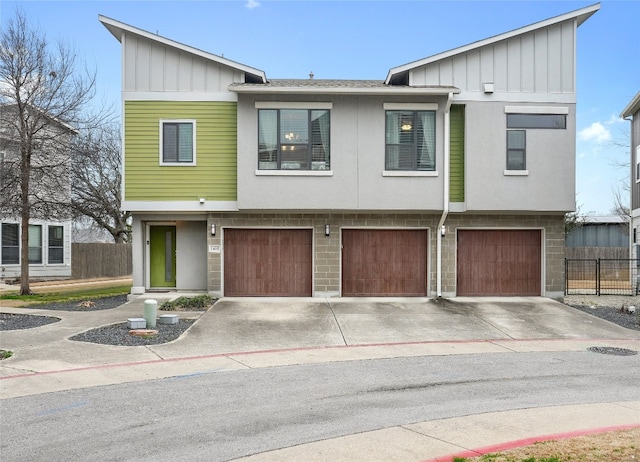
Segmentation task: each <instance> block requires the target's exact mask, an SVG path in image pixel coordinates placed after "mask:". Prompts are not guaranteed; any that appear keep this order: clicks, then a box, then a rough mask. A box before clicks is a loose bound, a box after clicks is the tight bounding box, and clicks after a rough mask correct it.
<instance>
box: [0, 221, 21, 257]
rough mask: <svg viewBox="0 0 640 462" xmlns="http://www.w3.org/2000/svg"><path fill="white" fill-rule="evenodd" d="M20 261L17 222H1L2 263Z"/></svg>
mask: <svg viewBox="0 0 640 462" xmlns="http://www.w3.org/2000/svg"><path fill="white" fill-rule="evenodd" d="M18 263H20V237H19V234H18V224H17V223H2V264H3V265H17V264H18Z"/></svg>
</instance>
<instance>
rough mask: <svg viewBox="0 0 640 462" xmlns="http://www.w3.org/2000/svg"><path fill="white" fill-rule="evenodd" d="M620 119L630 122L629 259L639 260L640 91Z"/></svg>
mask: <svg viewBox="0 0 640 462" xmlns="http://www.w3.org/2000/svg"><path fill="white" fill-rule="evenodd" d="M620 117H622V118H623V119H628V120H629V121H631V131H630V134H629V142H630V143H631V145H630V151H631V152H630V157H629V158H630V159H631V162H630V165H631V175H630V178H631V185H630V187H631V205H630V207H629V208H630V209H631V226H630V228H631V239H630V242H631V250H630V255H631V258H640V91H639V92H638V93H637V94H636V96H635V97H634V98H633V99H632V100H631V101H630V102H629V104H628V105H627V107H625V108H624V110H623V111H622V114H620Z"/></svg>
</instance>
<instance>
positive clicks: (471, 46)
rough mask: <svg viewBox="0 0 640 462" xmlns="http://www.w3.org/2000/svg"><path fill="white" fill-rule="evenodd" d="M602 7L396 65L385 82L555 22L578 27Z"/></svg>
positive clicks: (597, 4) (580, 11)
mask: <svg viewBox="0 0 640 462" xmlns="http://www.w3.org/2000/svg"><path fill="white" fill-rule="evenodd" d="M599 9H600V3H596V4H594V5H591V6H587V7H585V8H581V9H579V10H575V11H571V12H569V13H565V14H562V15H560V16H555V17H553V18H549V19H545V20H544V21H540V22H536V23H534V24H530V25H528V26H525V27H521V28H519V29H514V30H512V31H509V32H505V33H503V34H499V35H494V36H493V37H489V38H486V39H483V40H479V41H477V42H473V43H470V44H468V45H464V46H461V47H458V48H454V49H452V50H449V51H445V52H442V53H439V54H437V55H433V56H430V57H427V58H423V59H419V60H417V61H413V62H410V63H408V64H404V65H402V66H398V67H394V68H392V69H390V70H389V73H388V74H387V78H386V80H385V83H387V84H388V83H389V82H390V81H391V78H392V77H393V76H394V75H395V74H400V73H402V72H406V71H409V70H411V69H415V68H416V67H420V66H424V65H426V64H430V63H433V62H436V61H440V60H443V59H447V58H450V57H452V56H455V55H460V54H463V53H466V52H468V51H471V50H475V49H477V48H481V47H484V46H487V45H491V44H493V43H497V42H500V41H503V40H508V39H510V38H513V37H516V36H518V35H524V34H527V33H529V32H532V31H535V30H538V29H543V28H545V27H549V26H552V25H554V24H558V23H561V22H564V21H568V20H571V19H577V23H576V27H577V26H580V25H581V24H582V23H583V22H585V21H586V20H587V19H589V17H591V15H593V14H594V13H595V12H596V11H598V10H599Z"/></svg>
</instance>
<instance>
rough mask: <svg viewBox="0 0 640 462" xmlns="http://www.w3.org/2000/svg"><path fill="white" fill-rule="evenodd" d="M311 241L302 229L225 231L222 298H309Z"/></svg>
mask: <svg viewBox="0 0 640 462" xmlns="http://www.w3.org/2000/svg"><path fill="white" fill-rule="evenodd" d="M312 239H313V233H312V230H306V229H298V230H292V229H228V230H225V235H224V292H225V295H226V296H301V297H309V296H311V291H312Z"/></svg>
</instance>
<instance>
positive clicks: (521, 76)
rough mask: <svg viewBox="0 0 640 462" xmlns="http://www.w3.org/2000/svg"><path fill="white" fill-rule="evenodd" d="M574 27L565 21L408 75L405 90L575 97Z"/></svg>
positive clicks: (437, 62)
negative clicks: (488, 86) (487, 86)
mask: <svg viewBox="0 0 640 462" xmlns="http://www.w3.org/2000/svg"><path fill="white" fill-rule="evenodd" d="M575 31H576V27H575V23H574V22H573V21H566V22H562V23H559V24H555V25H552V26H549V27H546V28H543V29H538V30H534V31H531V32H529V33H526V34H522V35H518V36H515V37H512V38H510V39H505V40H502V41H498V42H495V43H492V44H488V45H486V46H483V47H479V48H475V49H471V50H469V51H467V52H465V53H461V54H457V55H454V56H451V57H448V58H444V59H442V60H438V61H434V62H431V63H428V64H425V65H424V66H420V67H417V68H415V69H413V70H412V71H411V75H410V85H412V86H420V85H451V86H455V87H458V88H460V89H461V90H462V91H461V94H460V95H459V99H465V96H470V95H465V94H466V93H474V92H483V84H484V83H493V84H494V92H495V93H496V94H500V93H540V94H574V93H575Z"/></svg>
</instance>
